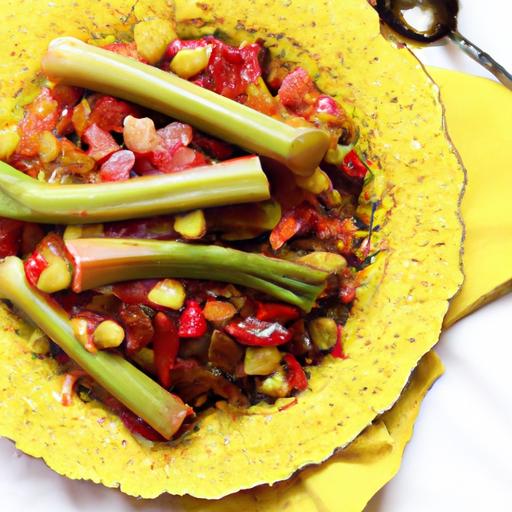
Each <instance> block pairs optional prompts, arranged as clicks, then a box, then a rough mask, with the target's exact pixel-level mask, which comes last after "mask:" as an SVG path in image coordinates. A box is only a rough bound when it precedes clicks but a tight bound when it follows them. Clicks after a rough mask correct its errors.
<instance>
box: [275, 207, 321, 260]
mask: <svg viewBox="0 0 512 512" xmlns="http://www.w3.org/2000/svg"><path fill="white" fill-rule="evenodd" d="M317 218H318V214H317V212H316V211H315V209H314V208H313V207H312V206H311V205H308V204H307V203H303V204H301V205H300V206H297V207H295V208H292V209H291V210H289V211H288V212H286V213H285V214H284V215H283V216H282V217H281V220H280V221H279V223H278V224H277V226H276V227H275V228H274V229H273V230H272V232H271V233H270V245H271V246H272V249H274V251H277V250H278V249H280V248H281V247H282V246H283V245H284V244H285V243H286V242H287V241H288V240H289V239H290V238H292V237H294V236H296V235H301V234H305V233H307V232H308V231H310V230H312V229H313V227H314V225H315V222H316V220H317Z"/></svg>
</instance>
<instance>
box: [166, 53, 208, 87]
mask: <svg viewBox="0 0 512 512" xmlns="http://www.w3.org/2000/svg"><path fill="white" fill-rule="evenodd" d="M210 53H211V48H210V47H209V46H202V47H200V48H194V49H190V48H185V49H183V50H180V51H179V52H178V53H177V54H176V55H175V56H174V58H173V59H172V61H171V66H170V69H171V71H172V72H173V73H176V74H177V75H178V76H180V77H181V78H185V79H187V78H190V77H193V76H194V75H197V74H198V73H200V72H201V71H202V70H203V69H204V68H205V67H206V66H208V61H209V60H210Z"/></svg>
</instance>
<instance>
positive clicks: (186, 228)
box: [174, 210, 206, 240]
mask: <svg viewBox="0 0 512 512" xmlns="http://www.w3.org/2000/svg"><path fill="white" fill-rule="evenodd" d="M174 230H175V231H176V232H177V233H179V234H180V235H181V236H182V237H183V238H186V239H188V240H195V239H197V238H201V237H202V236H204V234H205V233H206V219H205V218H204V213H203V210H194V211H193V212H189V213H185V214H184V215H176V218H175V220H174Z"/></svg>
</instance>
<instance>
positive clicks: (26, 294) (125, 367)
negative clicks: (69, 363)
mask: <svg viewBox="0 0 512 512" xmlns="http://www.w3.org/2000/svg"><path fill="white" fill-rule="evenodd" d="M0 298H2V299H7V300H9V301H11V302H12V303H13V304H14V305H15V306H16V307H17V308H18V309H20V310H21V311H23V312H24V313H25V315H27V317H28V318H30V320H32V321H33V322H34V323H35V324H36V325H37V326H38V327H39V328H40V329H41V330H42V331H44V332H45V333H46V334H47V335H48V337H49V338H51V339H52V340H53V341H54V342H55V343H56V344H57V345H59V346H60V348H62V350H64V352H66V354H68V356H69V357H71V359H73V360H74V361H75V362H76V363H77V364H78V365H79V366H80V367H81V368H82V369H83V370H85V371H86V372H87V373H88V374H89V375H90V376H91V377H92V378H93V379H94V380H95V381H96V382H97V383H98V384H100V385H101V386H102V387H103V388H104V389H106V390H107V391H108V392H109V393H110V394H111V395H112V396H113V397H115V398H117V400H119V401H120V402H121V403H123V404H124V405H125V406H126V407H127V408H128V409H130V410H131V411H133V412H134V413H135V414H136V415H137V416H140V417H141V418H142V419H144V420H145V421H146V422H147V423H149V424H150V425H151V426H152V427H153V428H154V429H155V430H156V431H157V432H159V433H160V434H161V435H162V436H164V437H165V438H166V439H170V438H171V437H172V436H173V435H174V434H175V433H176V431H177V430H178V429H179V428H180V426H181V424H182V423H183V420H184V419H185V417H186V416H187V415H188V413H189V408H188V407H187V406H186V405H185V404H184V403H183V402H182V401H181V400H180V399H179V398H178V397H176V396H174V395H173V394H171V393H169V392H168V391H166V390H165V389H164V388H162V387H161V386H160V385H158V384H157V383H156V382H155V381H153V380H151V379H150V378H149V377H148V376H147V375H145V374H144V373H142V372H141V371H140V370H138V369H137V368H136V367H135V366H133V365H132V364H130V363H129V362H128V361H126V360H125V359H124V358H123V357H121V356H119V355H116V354H113V353H109V352H104V351H98V352H97V353H96V354H91V353H90V352H88V351H87V350H85V348H84V347H83V346H82V345H81V344H80V343H79V342H78V340H77V339H76V338H75V337H74V335H73V330H72V328H71V324H70V322H69V318H68V316H67V314H66V313H65V312H64V310H62V309H61V308H60V307H59V306H58V305H57V304H56V303H55V302H53V301H49V300H48V299H47V297H46V296H45V295H43V294H41V293H40V292H38V291H37V290H36V289H35V288H33V287H31V286H30V285H29V284H28V282H27V280H26V278H25V272H24V269H23V263H22V261H21V260H20V259H18V258H16V257H14V256H9V257H7V258H5V259H4V260H2V261H1V262H0Z"/></svg>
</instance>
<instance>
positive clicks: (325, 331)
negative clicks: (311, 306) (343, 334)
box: [308, 317, 338, 350]
mask: <svg viewBox="0 0 512 512" xmlns="http://www.w3.org/2000/svg"><path fill="white" fill-rule="evenodd" d="M308 330H309V334H310V336H311V339H312V341H313V343H314V344H315V345H316V346H317V347H318V348H319V349H320V350H329V349H330V348H332V347H334V345H335V344H336V340H337V339H338V327H337V325H336V322H335V321H334V320H333V319H332V318H327V317H320V318H315V319H314V320H311V322H309V324H308Z"/></svg>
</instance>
